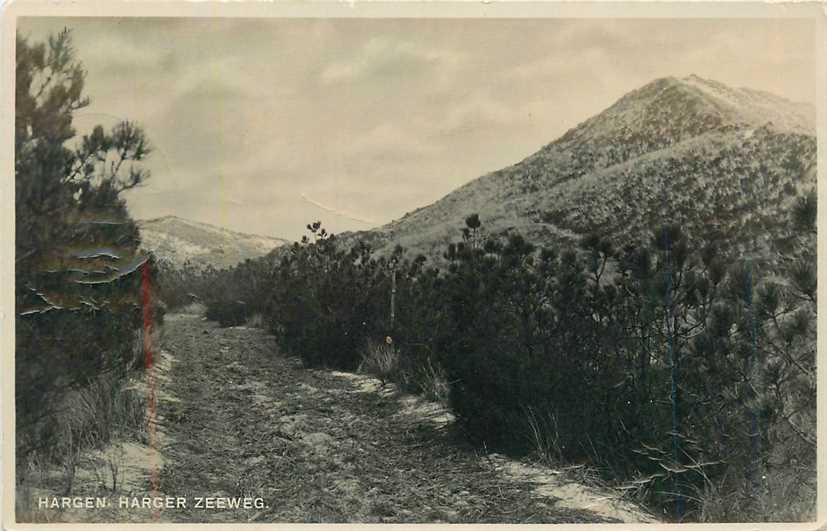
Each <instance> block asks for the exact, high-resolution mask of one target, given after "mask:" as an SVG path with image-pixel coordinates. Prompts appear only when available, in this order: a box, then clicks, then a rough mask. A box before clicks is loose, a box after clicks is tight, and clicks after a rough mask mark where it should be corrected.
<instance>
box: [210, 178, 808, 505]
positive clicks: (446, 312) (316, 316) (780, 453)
mask: <svg viewBox="0 0 827 531" xmlns="http://www.w3.org/2000/svg"><path fill="white" fill-rule="evenodd" d="M814 211H815V200H814V195H812V194H811V195H809V196H806V197H803V198H801V199H800V200H799V203H798V206H797V207H796V209H795V211H794V213H793V218H794V225H790V226H789V234H790V235H791V238H792V240H793V241H791V242H790V243H789V245H788V247H790V246H791V247H790V248H794V250H796V249H797V250H796V252H794V253H792V254H791V255H789V256H794V257H795V258H787V259H786V260H787V264H786V266H785V269H784V271H783V272H782V273H783V274H782V275H780V276H779V275H777V274H775V273H777V272H769V273H766V272H764V271H762V270H761V269H760V267H759V265H756V264H753V263H752V262H751V261H749V260H740V261H739V260H736V259H734V258H733V257H732V256H728V255H726V254H724V253H722V252H719V251H718V250H716V249H715V247H714V246H711V245H704V244H703V243H702V242H698V241H691V240H690V239H689V238H688V237H687V236H686V235H685V234H684V233H683V232H682V231H681V230H680V228H679V227H676V226H668V225H667V226H661V227H656V228H655V229H654V230H653V231H652V233H651V238H650V240H649V241H647V242H645V243H644V244H641V245H636V246H633V245H627V246H625V247H623V248H622V249H616V248H615V247H614V245H613V244H612V242H609V241H607V240H605V239H603V238H601V237H600V236H599V235H596V234H593V235H590V236H588V237H586V238H584V239H583V241H582V242H581V244H580V247H579V248H578V249H573V248H572V249H562V250H556V249H542V248H536V247H535V246H534V245H533V244H531V243H530V242H527V241H526V240H525V239H523V238H522V237H521V236H519V235H517V234H513V235H511V236H509V237H508V238H506V239H504V240H498V239H492V238H488V237H486V236H485V234H484V232H483V227H482V224H481V222H480V220H479V218H478V217H477V216H470V217H469V218H468V219H467V220H466V226H465V227H463V228H461V235H462V239H461V241H459V242H456V243H452V244H450V245H449V246H448V247H447V249H446V251H445V255H444V257H445V259H446V261H447V262H448V264H449V265H448V267H447V269H445V270H443V271H438V270H436V269H434V268H428V267H426V265H425V259H424V257H417V258H415V259H413V260H409V259H407V258H406V257H405V253H404V250H403V249H401V248H397V249H396V250H395V251H394V252H393V253H392V254H391V255H390V256H384V257H378V258H377V257H374V256H373V252H372V249H371V248H370V247H369V246H368V245H366V244H364V243H360V244H358V245H356V246H355V247H354V248H352V249H350V250H345V249H340V248H339V246H338V245H337V239H336V238H335V236H332V235H329V234H328V233H327V232H326V231H325V230H324V229H323V228H321V226H320V224H319V223H314V224H312V225H309V226H308V229H309V231H310V235H309V236H308V237H305V238H304V239H303V240H302V241H301V242H299V243H296V244H295V245H294V246H293V247H292V248H290V249H289V251H287V252H284V253H283V254H282V258H281V260H280V262H279V263H278V264H275V265H273V266H272V267H270V268H267V269H266V270H265V269H261V268H260V269H259V270H258V271H253V270H252V269H251V264H249V263H248V264H244V265H243V266H241V267H239V268H237V269H236V270H231V271H228V272H223V273H222V275H223V278H224V279H225V280H227V281H228V283H227V284H226V285H225V284H222V282H217V283H212V286H221V287H220V288H219V289H214V290H213V293H214V294H219V293H221V294H222V296H223V299H221V298H218V297H217V298H215V299H214V301H215V305H216V307H221V304H224V305H226V308H227V309H226V310H225V311H226V312H228V313H233V312H236V311H237V312H242V311H243V309H238V310H236V309H234V308H236V307H234V306H232V304H228V303H232V302H233V301H240V300H243V297H244V296H240V294H241V293H249V296H254V297H255V298H254V299H247V300H256V301H257V304H260V302H261V300H262V298H263V297H264V296H266V297H267V303H266V306H265V307H264V308H263V314H264V316H265V319H266V321H267V322H268V325H269V326H270V328H271V329H272V331H273V332H274V333H275V334H276V336H277V337H278V339H279V341H280V343H281V345H282V347H283V348H284V349H285V350H287V351H289V352H292V353H295V354H298V355H299V356H301V357H302V359H303V360H304V361H305V362H306V363H307V364H309V365H323V366H331V367H338V368H346V369H353V368H356V367H357V366H359V365H360V363H361V365H362V368H363V369H365V370H368V371H370V372H373V373H375V374H377V375H379V376H380V377H382V378H383V380H384V379H394V380H396V381H397V382H398V383H401V384H402V385H404V386H407V387H408V388H410V389H415V390H419V391H422V392H430V391H429V389H428V388H429V387H434V388H438V387H439V385H432V384H433V383H434V382H436V381H440V382H442V385H443V386H444V385H447V387H448V395H449V397H448V398H449V401H450V405H451V407H452V409H453V411H454V413H455V414H456V415H457V418H458V421H459V423H460V425H461V426H463V427H464V428H465V430H466V432H467V433H468V435H469V436H471V437H472V438H474V439H476V440H477V441H478V442H480V443H484V444H485V445H486V446H487V447H489V448H500V449H504V450H508V451H512V452H518V453H519V452H526V451H532V450H538V449H541V450H543V451H546V452H549V453H552V454H553V456H552V457H554V458H557V459H567V460H584V459H585V460H587V461H589V462H591V463H593V464H595V465H598V466H600V467H601V468H603V470H604V471H605V472H606V473H607V474H609V475H610V476H613V477H614V478H616V479H620V480H629V479H636V480H637V483H636V485H638V486H642V487H643V488H645V489H646V490H648V492H649V494H650V500H651V501H653V502H654V503H656V504H662V505H664V506H665V507H668V508H669V511H670V514H673V515H676V517H678V518H684V517H686V518H690V519H694V520H701V519H708V518H719V519H727V518H729V519H731V518H734V517H736V516H735V515H734V514H733V513H732V512H731V511H729V512H726V511H723V510H721V509H720V507H717V508H716V506H715V503H716V502H717V501H718V500H721V499H723V498H721V496H720V493H721V492H723V491H726V492H727V493H728V496H727V501H728V503H730V507H731V506H732V505H731V504H732V503H734V506H735V507H737V508H738V510H739V511H740V513H739V515H737V518H745V517H746V518H753V519H766V518H772V517H776V518H778V517H780V516H778V515H787V516H786V517H789V513H784V512H783V511H781V510H780V509H779V508H778V507H777V506H776V507H775V509H773V508H772V507H773V505H772V504H773V503H776V504H777V503H778V501H779V500H782V499H783V497H784V496H789V495H790V493H791V492H793V491H796V492H795V493H794V495H795V496H797V498H796V499H800V500H810V501H812V500H814V490H813V491H812V492H810V490H809V489H810V488H811V487H812V488H814V479H815V474H814V471H815V453H814V452H815V441H814V433H815V418H814V414H815V402H814V399H815V380H814V375H815V336H814V333H815V329H814V322H815V286H816V284H815V269H814V264H815V262H814V254H813V252H812V251H813V249H814V241H815V240H814V238H815V229H814V227H815V224H814V219H815V218H814ZM458 233H460V231H458ZM269 263H272V261H270V262H269ZM770 273H772V274H770ZM252 278H256V283H255V289H252V285H253V284H251V279H252ZM228 279H232V281H231V282H230V281H229V280H228ZM225 289H226V293H225V291H224V290H225ZM245 290H247V291H246V292H245ZM392 292H393V295H391V293H392ZM222 301H223V302H222ZM391 306H392V307H393V308H391ZM259 308H260V306H259ZM386 336H390V337H392V341H393V344H392V345H389V344H387V343H385V342H383V340H384V338H386ZM428 374H429V375H430V382H431V383H430V384H429V383H428V382H429V378H428V377H422V378H418V377H417V376H416V375H420V376H423V375H428ZM435 374H439V377H438V378H434V375H435ZM418 382H421V383H418ZM443 394H444V393H443ZM782 440H788V441H789V440H795V443H794V444H792V445H791V444H790V443H789V442H787V443H781V441H782ZM793 448H794V450H791V449H793ZM791 460H793V461H792V462H795V463H796V464H797V465H798V469H797V470H798V471H799V472H798V473H797V474H792V473H789V472H788V471H787V470H788V467H789V465H790V463H791ZM803 463H806V465H804V466H802V464H803ZM722 489H723V490H722ZM713 492H714V493H718V494H716V495H713V494H712V493H713ZM807 503H809V502H802V504H801V506H805V505H807ZM799 509H800V507H799ZM802 516H803V515H802V514H801V513H800V511H799V515H798V517H799V518H800V517H802Z"/></svg>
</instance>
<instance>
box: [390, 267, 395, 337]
mask: <svg viewBox="0 0 827 531" xmlns="http://www.w3.org/2000/svg"><path fill="white" fill-rule="evenodd" d="M395 320H396V268H395V267H394V269H393V271H392V272H391V330H390V331H391V334H393V325H394V321H395Z"/></svg>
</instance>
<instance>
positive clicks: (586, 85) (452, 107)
mask: <svg viewBox="0 0 827 531" xmlns="http://www.w3.org/2000/svg"><path fill="white" fill-rule="evenodd" d="M64 26H66V27H69V28H71V29H72V30H73V34H74V43H75V47H76V49H77V54H78V57H79V58H80V59H81V60H82V61H83V62H84V64H85V66H86V69H87V71H88V77H87V83H86V89H87V94H88V95H89V96H90V98H91V100H92V103H91V105H90V106H89V107H87V108H86V109H84V110H83V111H81V112H79V113H78V116H77V118H76V121H75V123H76V125H77V128H78V131H79V132H81V133H82V132H86V131H88V130H89V129H91V127H92V126H93V125H94V124H97V123H101V124H104V125H107V126H109V125H112V124H114V123H116V122H117V121H118V120H122V119H130V120H135V121H137V122H138V123H140V124H141V125H143V126H144V128H145V129H146V131H147V134H148V136H149V138H150V140H151V142H152V144H153V146H154V147H155V151H154V153H153V154H152V156H151V158H150V160H149V162H148V164H149V167H150V169H151V171H152V178H151V179H150V180H149V181H148V182H147V184H146V186H145V187H143V188H142V189H140V190H135V191H131V192H129V193H128V196H127V199H128V203H129V207H130V210H131V212H132V213H133V215H134V216H135V217H137V218H141V219H146V218H152V217H157V216H162V215H167V214H175V215H178V216H181V217H186V218H190V219H194V220H199V221H204V222H207V223H213V224H217V225H222V226H225V227H228V228H232V229H236V230H241V231H244V232H252V233H259V234H267V235H273V236H282V237H287V238H297V237H299V236H300V235H301V233H302V232H303V227H304V225H305V224H306V223H307V222H309V221H313V220H316V219H321V220H322V221H323V222H324V224H325V225H326V226H328V227H329V228H330V229H332V230H333V231H334V232H339V231H342V230H352V229H364V228H369V227H372V226H376V225H380V224H383V223H386V222H388V221H391V220H392V219H396V218H399V217H401V216H402V215H403V214H405V212H408V211H410V210H413V209H415V208H417V207H419V206H423V205H425V204H428V203H431V202H433V201H434V200H436V199H439V198H440V197H442V196H443V195H445V194H446V193H448V192H450V191H451V190H453V189H455V188H457V187H458V186H460V185H462V184H464V183H466V182H468V181H469V180H472V179H474V178H476V177H478V176H480V175H482V174H483V173H486V172H489V171H492V170H496V169H499V168H501V167H503V166H507V165H510V164H513V163H515V162H518V161H519V160H520V159H522V158H523V157H525V156H527V155H529V154H531V153H532V152H534V151H536V150H537V149H538V148H540V147H541V146H543V145H545V144H547V143H548V142H550V141H552V140H554V139H556V138H557V137H558V136H560V135H561V134H562V133H564V132H565V131H566V130H567V129H569V128H571V127H574V126H575V125H577V124H578V123H580V122H582V121H583V120H585V119H586V118H588V117H590V116H592V115H594V114H596V113H598V112H600V111H601V110H603V109H605V108H606V107H608V106H609V105H611V104H612V103H613V102H614V101H615V100H616V99H618V98H619V97H620V96H622V95H623V94H625V93H626V92H629V91H630V90H632V89H635V88H637V87H639V86H641V85H644V84H646V83H648V82H649V81H651V80H653V79H655V78H658V77H664V76H669V75H674V76H678V77H683V76H686V75H689V74H692V73H694V74H697V75H699V76H701V77H705V78H711V79H715V80H718V81H722V82H724V83H727V84H730V85H734V86H747V87H752V88H757V89H763V90H767V91H770V92H773V93H776V94H779V95H782V96H785V97H787V98H789V99H792V100H797V101H805V102H813V101H814V98H815V78H814V66H813V65H814V61H815V56H814V47H813V42H814V41H813V37H814V33H813V28H812V22H811V21H806V20H793V19H786V20H779V19H776V20H773V19H763V20H758V19H756V20H717V21H716V20H703V19H693V20H689V19H683V20H614V21H608V20H585V19H581V20H562V19H557V20H555V19H544V20H483V19H474V20H467V19H466V20H461V19H439V20H415V19H397V20H393V19H384V20H380V19H268V20H252V19H212V20H208V19H114V18H108V19H106V18H87V19H32V18H29V19H21V20H20V23H19V29H20V31H21V32H22V33H23V35H28V36H30V38H31V39H33V40H39V39H42V38H43V37H44V36H45V35H47V34H48V33H49V32H54V31H57V30H59V29H61V28H62V27H64Z"/></svg>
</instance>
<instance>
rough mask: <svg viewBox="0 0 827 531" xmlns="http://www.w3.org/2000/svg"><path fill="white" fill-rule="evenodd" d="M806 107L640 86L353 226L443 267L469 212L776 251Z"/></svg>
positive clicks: (800, 162) (503, 229)
mask: <svg viewBox="0 0 827 531" xmlns="http://www.w3.org/2000/svg"><path fill="white" fill-rule="evenodd" d="M814 117H815V111H814V109H813V108H812V107H810V106H808V105H805V104H799V103H793V102H789V101H787V100H784V99H783V98H780V97H777V96H774V95H771V94H767V93H764V92H759V91H754V90H750V89H744V88H731V87H728V86H726V85H723V84H721V83H718V82H715V81H710V80H704V79H701V78H699V77H697V76H694V75H693V76H689V77H687V78H683V79H676V78H671V77H670V78H663V79H658V80H655V81H653V82H651V83H649V84H647V85H646V86H644V87H642V88H640V89H638V90H635V91H633V92H631V93H629V94H627V95H626V96H624V97H622V98H621V99H620V100H618V101H617V102H616V103H615V104H614V105H612V106H611V107H610V108H608V109H606V110H605V111H603V112H602V113H600V114H598V115H596V116H594V117H592V118H590V119H588V120H586V121H585V122H583V123H581V124H580V125H578V126H577V127H575V128H573V129H571V130H569V131H568V132H567V133H566V134H565V135H563V136H562V137H561V138H559V139H558V140H556V141H554V142H552V143H550V144H548V145H546V146H545V147H543V148H542V149H540V150H539V151H538V152H536V153H534V154H533V155H531V156H529V157H527V158H526V159H524V160H523V161H521V162H519V163H517V164H514V165H513V166H509V167H507V168H504V169H502V170H499V171H495V172H493V173H490V174H487V175H484V176H482V177H480V178H478V179H476V180H474V181H472V182H470V183H468V184H466V185H464V186H462V187H461V188H459V189H457V190H455V191H454V192H452V193H450V194H448V195H447V196H445V197H444V198H442V199H440V200H439V201H437V202H435V203H434V204H432V205H429V206H426V207H423V208H420V209H417V210H416V211H414V212H411V213H409V214H406V215H405V216H404V217H403V218H402V219H400V220H396V221H394V222H392V223H389V224H387V225H384V226H382V227H379V228H377V229H373V230H370V231H364V232H360V233H347V234H343V235H341V236H342V239H343V241H344V242H345V243H346V244H347V243H348V242H350V241H354V240H355V239H357V238H361V239H364V240H366V241H369V242H370V243H371V244H372V245H373V246H374V248H376V249H377V250H378V252H379V253H380V254H381V253H385V252H388V250H389V249H390V248H391V247H392V246H393V245H395V244H400V245H402V246H403V247H405V248H407V249H408V250H409V251H410V252H412V253H414V254H419V253H421V254H424V255H426V256H428V257H429V258H431V259H432V260H433V261H434V262H436V263H439V262H440V260H441V254H442V252H443V250H444V248H445V244H447V243H448V242H450V241H456V240H457V239H458V237H459V234H460V233H459V229H460V227H462V226H463V220H464V218H465V217H466V216H467V215H469V214H471V213H475V212H476V213H479V215H480V218H481V219H482V221H483V227H484V229H485V230H486V231H487V232H488V233H489V234H504V233H508V232H510V231H519V232H520V233H522V234H524V235H525V236H527V237H528V238H529V239H530V240H531V241H534V242H538V243H542V244H546V245H555V244H560V243H564V242H572V241H576V240H577V239H579V238H580V237H581V236H582V235H584V234H587V233H589V232H591V231H599V232H600V233H602V234H604V235H607V236H610V237H613V238H614V239H615V240H616V241H617V242H618V243H625V242H632V241H641V240H645V239H646V238H648V234H649V232H648V231H649V230H651V228H653V227H655V226H657V225H658V224H660V223H666V222H669V223H678V224H680V225H682V226H683V227H684V228H685V229H686V230H687V231H688V232H689V234H690V235H691V236H692V237H695V238H704V239H708V240H715V241H718V242H719V244H720V245H721V247H722V248H727V249H731V250H733V251H738V252H739V253H741V254H744V253H751V254H754V255H766V252H765V251H766V249H768V248H769V247H771V246H778V245H780V244H782V243H783V242H780V241H778V240H779V238H780V233H781V228H782V227H781V222H780V220H783V219H786V218H787V217H788V216H786V215H785V211H786V210H787V209H788V208H789V206H790V205H791V204H792V202H793V201H794V200H795V198H796V197H797V196H799V195H800V194H802V193H805V192H806V191H808V190H809V189H812V188H814V187H815V182H816V181H815V179H816V172H815V156H816V139H815V126H814Z"/></svg>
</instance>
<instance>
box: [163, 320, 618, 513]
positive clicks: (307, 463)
mask: <svg viewBox="0 0 827 531" xmlns="http://www.w3.org/2000/svg"><path fill="white" fill-rule="evenodd" d="M163 350H164V351H165V354H166V355H168V356H171V358H172V359H173V360H174V362H173V364H172V367H171V370H170V373H169V375H168V376H169V377H168V378H167V379H166V383H164V384H163V385H165V386H167V387H168V388H167V389H165V394H166V395H167V399H166V400H164V397H163V395H162V397H161V399H160V402H159V410H158V411H159V415H160V417H161V419H162V429H163V430H164V432H165V433H166V437H165V438H163V440H164V441H165V442H164V448H162V449H161V452H162V453H163V455H164V462H165V465H164V466H163V468H162V469H161V471H160V490H161V491H162V492H163V493H164V494H167V495H173V496H185V497H187V498H188V500H193V499H195V498H197V497H206V496H210V497H229V498H237V497H241V498H244V497H247V498H252V499H255V498H261V500H262V501H263V503H264V505H265V507H263V508H260V509H259V508H255V507H253V508H251V509H241V508H239V509H235V508H233V509H226V510H220V509H201V508H195V507H194V503H192V502H190V503H188V507H186V508H181V509H175V510H164V511H162V512H161V515H160V517H161V520H166V521H188V522H192V521H198V522H231V521H234V522H237V521H243V522H246V521H258V522H598V521H606V520H605V519H604V518H601V517H599V516H597V515H596V514H594V513H591V512H588V511H575V510H571V509H563V508H560V507H555V506H554V504H553V503H548V501H547V500H542V499H535V498H533V497H532V496H531V495H530V492H531V490H532V488H531V485H529V484H527V483H520V482H514V481H506V480H504V479H503V478H502V476H501V475H500V474H498V473H497V472H496V470H494V469H493V467H492V466H491V465H490V464H488V462H487V461H486V460H485V459H482V458H480V457H479V456H478V455H476V454H475V453H474V451H473V450H472V449H471V448H468V447H467V446H464V445H463V444H462V443H461V442H460V441H458V440H457V439H458V437H456V436H454V435H453V434H452V430H451V429H445V428H439V427H438V426H439V424H438V423H432V422H428V419H421V418H417V416H415V415H414V416H412V415H409V414H405V411H404V410H403V407H402V404H401V403H400V402H399V401H398V400H397V399H395V397H393V396H388V393H376V392H371V391H370V390H365V389H364V386H363V385H362V386H360V385H359V384H358V380H355V379H352V378H347V377H344V376H345V375H341V374H338V373H334V372H329V371H314V370H307V369H304V368H302V366H301V363H300V361H299V360H298V359H296V358H290V357H286V356H283V355H280V354H278V349H277V348H276V345H275V343H274V342H273V339H272V338H271V337H268V336H267V335H266V334H265V333H264V332H262V331H261V330H257V329H251V328H226V329H221V328H218V327H216V325H214V324H213V323H209V322H206V321H202V320H201V319H200V318H198V317H196V316H184V315H180V316H171V318H169V319H167V322H166V324H165V330H164V339H163Z"/></svg>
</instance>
